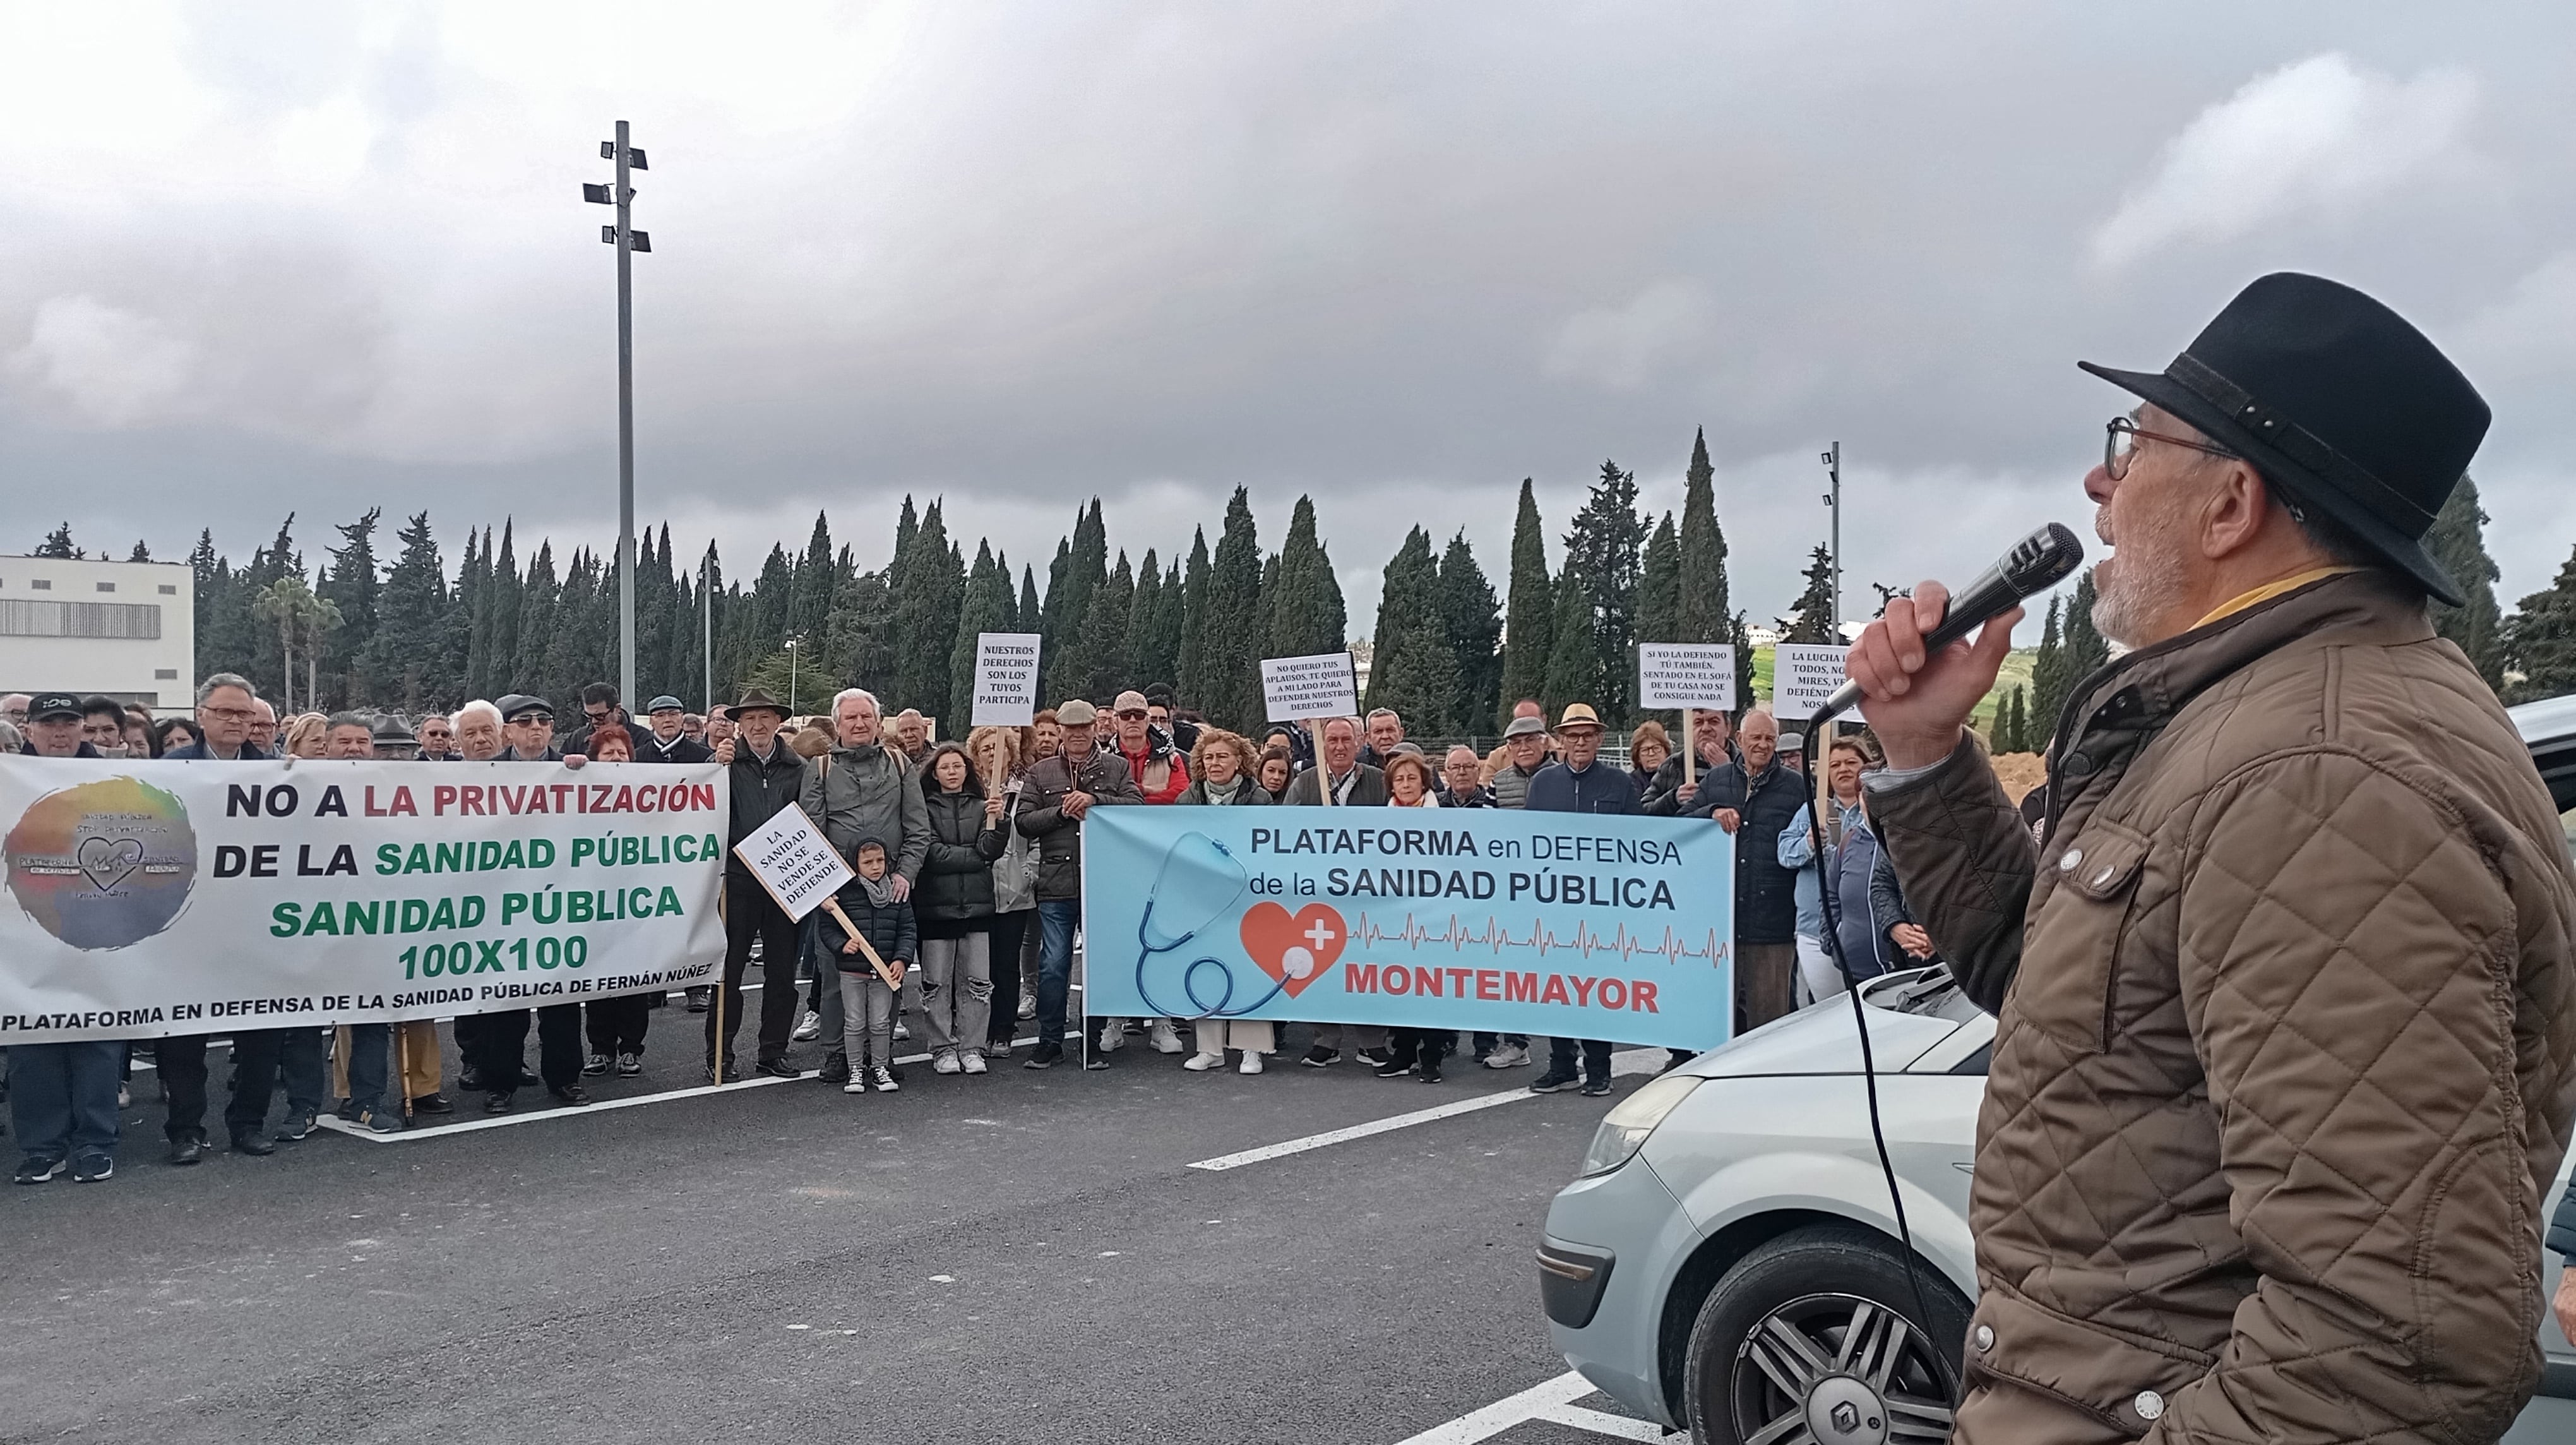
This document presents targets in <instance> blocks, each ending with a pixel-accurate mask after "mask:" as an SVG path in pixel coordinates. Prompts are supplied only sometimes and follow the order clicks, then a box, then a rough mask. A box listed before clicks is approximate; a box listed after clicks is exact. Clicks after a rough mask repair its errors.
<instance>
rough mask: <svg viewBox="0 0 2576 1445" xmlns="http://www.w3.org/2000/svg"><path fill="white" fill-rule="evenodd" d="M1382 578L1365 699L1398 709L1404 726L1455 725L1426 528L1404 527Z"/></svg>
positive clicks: (1454, 667)
mask: <svg viewBox="0 0 2576 1445" xmlns="http://www.w3.org/2000/svg"><path fill="white" fill-rule="evenodd" d="M1385 579H1386V580H1385V585H1384V588H1383V590H1382V591H1380V592H1379V594H1378V604H1377V640H1376V643H1375V646H1374V648H1373V650H1372V652H1371V655H1370V662H1369V685H1368V697H1367V698H1366V699H1365V704H1364V705H1365V706H1367V707H1369V708H1372V709H1374V708H1381V707H1387V708H1393V709H1395V710H1396V711H1397V712H1398V713H1400V714H1402V715H1403V717H1404V722H1405V730H1406V731H1407V732H1410V733H1416V734H1419V735H1421V736H1425V737H1439V736H1441V735H1443V734H1445V733H1448V732H1450V731H1452V730H1453V729H1454V728H1455V726H1456V722H1455V719H1453V718H1452V717H1451V716H1450V709H1451V708H1452V707H1453V706H1455V705H1456V701H1457V697H1458V659H1457V655H1456V654H1455V653H1453V652H1452V651H1451V650H1450V647H1449V628H1448V623H1447V618H1446V617H1445V616H1444V615H1443V613H1442V610H1441V605H1440V604H1441V596H1440V568H1439V564H1438V563H1436V562H1434V561H1433V560H1432V558H1431V534H1430V533H1428V532H1425V531H1423V530H1422V529H1421V528H1420V527H1415V528H1414V529H1413V530H1412V531H1410V532H1407V533H1406V534H1405V537H1404V545H1403V546H1401V547H1398V548H1397V549H1396V551H1395V555H1394V556H1393V557H1391V558H1389V559H1388V560H1387V564H1386V572H1385Z"/></svg>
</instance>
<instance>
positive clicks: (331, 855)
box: [0, 756, 727, 1044]
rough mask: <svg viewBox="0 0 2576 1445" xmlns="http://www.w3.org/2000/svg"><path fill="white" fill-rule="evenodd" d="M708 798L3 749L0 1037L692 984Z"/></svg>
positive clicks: (706, 777)
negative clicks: (4, 879)
mask: <svg viewBox="0 0 2576 1445" xmlns="http://www.w3.org/2000/svg"><path fill="white" fill-rule="evenodd" d="M726 807H727V804H726V791H725V770H724V769H723V768H721V767H718V766H717V765H715V764H713V763H702V764H687V765H679V766H657V765H652V764H639V763H593V764H591V765H590V766H588V767H586V768H582V769H580V770H577V771H576V770H573V769H569V768H565V767H563V766H561V765H560V764H552V763H441V764H437V765H434V766H432V765H424V764H420V763H409V762H359V761H316V760H303V761H295V762H291V763H290V762H284V761H279V762H246V763H212V762H155V761H144V760H114V759H90V758H34V757H23V756H0V824H5V825H6V827H7V830H8V831H7V834H6V837H5V843H0V848H5V853H6V861H7V867H8V898H7V899H6V901H5V902H0V1044H21V1043H38V1042H48V1041H54V1040H65V1039H84V1038H89V1039H108V1038H147V1037H157V1036H160V1035H165V1034H196V1033H208V1032H215V1031H224V1030H231V1029H236V1028H280V1027H289V1026H298V1025H308V1024H309V1025H318V1024H324V1023H364V1022H374V1021H379V1020H393V1019H411V1018H445V1017H449V1016H452V1015H457V1014H471V1013H482V1012H486V1011H490V1010H495V1009H514V1008H526V1007H529V1006H531V1005H537V1004H555V1003H570V1002H578V1001H581V1000H583V999H588V998H600V997H606V996H609V995H613V994H622V993H636V992H661V991H663V990H666V989H671V988H676V987H679V986H681V985H684V984H694V983H699V982H703V981H705V980H706V979H707V977H708V976H709V975H710V974H711V973H712V972H713V971H714V969H715V967H716V965H717V963H718V962H719V960H721V959H722V957H723V955H724V925H723V923H722V922H721V921H720V920H719V919H718V917H717V914H716V896H717V894H718V892H719V890H720V889H721V888H722V886H723V880H724V843H723V835H724V831H725V818H726Z"/></svg>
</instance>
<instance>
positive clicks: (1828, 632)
mask: <svg viewBox="0 0 2576 1445" xmlns="http://www.w3.org/2000/svg"><path fill="white" fill-rule="evenodd" d="M1806 577H1807V587H1806V590H1805V591H1803V592H1800V593H1799V594H1798V605H1797V608H1796V609H1795V611H1793V612H1792V614H1791V615H1790V618H1789V630H1788V631H1787V632H1786V633H1784V634H1783V635H1782V636H1781V639H1780V640H1781V641H1783V642H1798V643H1805V644H1808V645H1810V646H1823V645H1825V644H1827V643H1831V642H1834V641H1837V640H1838V639H1837V638H1836V637H1835V636H1834V559H1833V554H1832V553H1831V552H1828V551H1826V550H1825V544H1824V543H1822V542H1818V543H1817V544H1816V551H1815V555H1814V556H1812V557H1810V558H1809V559H1808V561H1807V572H1806ZM1752 661H1753V660H1752V659H1751V658H1749V657H1740V658H1737V659H1736V662H1735V665H1736V666H1737V667H1739V668H1745V667H1750V666H1751V665H1752Z"/></svg>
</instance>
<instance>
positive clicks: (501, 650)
mask: <svg viewBox="0 0 2576 1445" xmlns="http://www.w3.org/2000/svg"><path fill="white" fill-rule="evenodd" d="M513 525H514V523H513V520H512V519H511V518H508V517H504V518H502V519H501V555H500V556H499V557H498V558H496V559H494V561H493V563H492V688H493V691H491V692H489V693H486V694H485V696H487V697H494V698H497V697H499V696H500V695H501V694H502V693H505V692H511V691H515V690H518V689H519V687H520V679H519V677H518V674H517V668H518V666H519V664H520V663H521V662H523V661H526V660H528V658H527V655H526V654H525V653H523V652H522V651H521V649H520V645H519V628H520V625H521V622H522V620H523V604H524V602H525V599H526V596H527V584H526V582H525V581H524V580H523V579H522V578H521V577H520V575H519V561H518V558H517V557H516V556H515V555H514V552H513V549H514V547H515V546H516V543H515V541H514V539H513V538H512V537H511V531H512V528H513ZM541 545H546V546H550V545H551V544H541ZM551 565H552V564H551V562H550V563H549V568H551ZM548 580H549V582H551V580H552V576H551V572H549V577H548ZM549 591H551V588H549ZM541 611H542V609H541ZM545 621H546V619H545V618H544V617H542V616H541V617H540V619H539V626H540V627H543V626H544V625H545Z"/></svg>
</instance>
